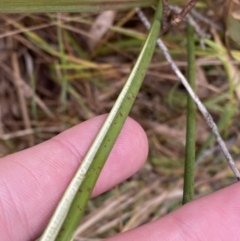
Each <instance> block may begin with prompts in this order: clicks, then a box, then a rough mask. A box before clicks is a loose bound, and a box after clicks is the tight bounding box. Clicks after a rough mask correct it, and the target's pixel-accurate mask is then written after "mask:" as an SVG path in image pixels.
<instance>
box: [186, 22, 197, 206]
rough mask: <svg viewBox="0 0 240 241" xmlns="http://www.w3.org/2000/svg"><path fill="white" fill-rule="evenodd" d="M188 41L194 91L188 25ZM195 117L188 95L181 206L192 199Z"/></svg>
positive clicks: (191, 30) (192, 82)
mask: <svg viewBox="0 0 240 241" xmlns="http://www.w3.org/2000/svg"><path fill="white" fill-rule="evenodd" d="M187 41H188V44H187V45H188V81H189V84H190V85H191V87H192V89H193V90H194V89H195V49H194V48H195V46H194V29H193V27H192V26H190V24H188V28H187ZM195 115H196V107H195V103H194V101H193V100H192V98H191V96H190V95H188V104H187V135H186V149H185V153H186V154H185V168H184V187H183V204H185V203H187V202H189V201H191V200H192V199H193V197H194V165H195V125H196V121H195V119H196V118H195Z"/></svg>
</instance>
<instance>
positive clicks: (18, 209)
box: [0, 116, 240, 241]
mask: <svg viewBox="0 0 240 241" xmlns="http://www.w3.org/2000/svg"><path fill="white" fill-rule="evenodd" d="M105 117H106V116H99V117H96V118H93V119H91V120H89V121H86V122H84V123H82V124H79V125H77V126H75V127H73V128H71V129H70V130H67V131H65V132H63V133H62V134H60V135H58V136H56V137H55V138H53V139H51V140H49V141H47V142H44V143H42V144H40V145H37V146H35V147H33V148H30V149H27V150H24V151H21V152H19V153H16V154H13V155H9V156H7V157H4V158H2V159H1V160H0V234H1V240H4V241H32V240H35V239H36V238H37V237H38V236H39V235H40V234H41V232H42V231H43V229H44V227H45V226H46V224H47V221H48V220H49V218H50V216H51V214H52V212H53V210H54V207H55V206H56V204H57V202H58V201H59V199H60V197H61V195H62V194H63V192H64V189H65V188H66V186H67V184H68V182H69V181H70V179H71V176H72V175H73V173H74V172H75V170H76V168H77V166H78V165H79V163H80V161H81V160H82V158H83V156H84V154H85V153H86V151H87V149H88V147H89V145H90V143H91V142H92V140H93V138H94V136H95V135H96V133H97V131H98V130H99V128H100V126H101V124H102V123H103V121H104V119H105ZM89 130H91V131H89ZM147 152H148V143H147V138H146V135H145V133H144V131H143V130H142V128H141V127H140V126H139V125H138V124H137V123H136V122H135V121H133V120H132V119H130V118H128V120H127V121H126V123H125V125H124V128H123V130H122V132H121V134H120V136H119V138H118V140H117V142H116V144H115V147H114V149H113V151H112V152H111V154H110V156H109V158H108V161H107V163H106V166H105V167H104V170H103V172H102V173H101V176H100V178H99V180H98V182H97V185H96V187H95V189H94V192H93V197H94V196H97V195H99V194H101V193H103V192H105V191H107V190H109V189H111V188H112V187H114V186H115V185H117V184H118V183H121V182H122V181H124V180H125V179H127V178H128V177H130V176H131V175H133V174H134V173H135V172H137V171H138V170H139V169H140V168H141V166H142V165H143V164H144V162H145V160H146V157H147ZM127 164H129V165H128V168H126V166H127ZM239 185H240V184H239V183H236V184H233V185H231V186H229V187H227V188H224V189H222V190H220V191H218V192H215V193H213V194H211V195H208V196H205V197H203V198H199V199H197V200H195V201H193V202H191V203H189V204H186V205H184V206H183V207H181V208H179V209H178V210H176V211H174V212H172V213H170V214H168V215H166V216H165V217H163V218H161V219H159V220H157V221H155V222H152V223H149V224H146V225H143V226H141V227H139V228H136V229H134V230H131V231H128V232H126V233H123V234H119V235H117V236H115V237H112V238H110V239H107V240H108V241H134V240H137V241H146V240H148V241H158V240H164V241H166V240H167V241H168V240H169V241H170V240H171V241H172V240H177V241H186V240H187V241H188V240H189V241H192V240H194V241H195V240H201V241H204V240H206V241H207V240H239V239H240V229H239V223H240V191H239V190H240V186H239Z"/></svg>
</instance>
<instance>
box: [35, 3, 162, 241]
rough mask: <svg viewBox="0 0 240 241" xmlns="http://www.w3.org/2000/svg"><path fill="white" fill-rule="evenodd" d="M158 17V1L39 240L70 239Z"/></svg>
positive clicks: (147, 56)
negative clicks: (141, 41) (126, 71)
mask: <svg viewBox="0 0 240 241" xmlns="http://www.w3.org/2000/svg"><path fill="white" fill-rule="evenodd" d="M161 17H162V3H161V1H159V4H158V8H157V11H156V13H155V16H154V21H153V24H152V28H151V30H150V32H149V35H148V37H147V39H146V41H145V44H144V46H143V48H142V51H141V53H140V55H139V57H138V60H137V62H136V64H135V66H134V68H133V70H132V71H131V74H130V76H129V78H128V80H127V82H126V84H125V86H124V88H123V90H122V92H121V93H120V95H119V97H118V99H117V101H116V103H115V104H114V106H113V108H112V110H111V112H110V114H109V115H108V117H107V119H106V121H105V123H104V124H103V126H102V128H101V130H100V132H99V133H98V135H97V137H96V139H95V140H94V142H93V144H92V146H91V147H90V149H89V151H88V153H87V154H86V156H85V158H84V160H83V162H82V164H81V166H80V168H79V169H78V171H77V173H76V174H75V176H74V178H73V179H72V182H71V183H70V185H69V187H68V189H67V190H66V192H65V194H64V196H63V198H62V200H61V201H60V203H59V205H58V207H57V209H56V211H55V213H54V215H53V217H52V219H51V220H50V222H49V224H48V226H47V228H46V230H45V232H44V233H43V235H42V237H40V239H39V240H40V241H53V240H57V241H68V240H71V238H72V236H73V233H74V231H75V229H76V227H77V225H78V224H79V221H80V218H81V217H82V215H83V213H84V209H85V207H86V204H87V202H88V200H89V198H90V195H91V193H92V190H93V188H94V185H95V183H96V181H97V179H98V176H99V174H100V172H101V170H102V168H103V166H104V164H105V161H106V159H107V157H108V155H109V153H110V151H111V149H112V147H113V145H114V143H115V141H116V139H117V137H118V134H119V133H120V131H121V128H122V126H123V124H124V122H125V120H126V118H127V116H128V114H129V112H130V110H131V107H132V105H133V103H134V100H135V98H136V95H137V93H138V91H139V89H140V87H141V84H142V81H143V79H144V76H145V74H146V71H147V68H148V66H149V64H150V61H151V58H152V54H153V52H154V49H155V45H156V40H157V38H158V34H159V29H160V21H161ZM71 203H72V205H71ZM70 205H71V207H70ZM69 207H70V209H69ZM64 220H65V221H64ZM60 229H61V230H60ZM59 230H60V232H59ZM55 238H56V239H55Z"/></svg>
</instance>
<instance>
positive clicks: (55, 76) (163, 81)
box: [0, 0, 240, 240]
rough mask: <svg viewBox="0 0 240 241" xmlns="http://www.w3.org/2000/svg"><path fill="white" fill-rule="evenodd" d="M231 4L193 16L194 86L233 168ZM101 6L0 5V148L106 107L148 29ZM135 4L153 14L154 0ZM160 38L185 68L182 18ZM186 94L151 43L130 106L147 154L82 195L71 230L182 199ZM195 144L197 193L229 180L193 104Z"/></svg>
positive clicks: (104, 225)
mask: <svg viewBox="0 0 240 241" xmlns="http://www.w3.org/2000/svg"><path fill="white" fill-rule="evenodd" d="M5 2H6V1H3V3H5ZM170 3H172V2H170ZM173 3H174V2H173ZM181 3H182V2H181ZM175 4H177V6H178V7H181V4H179V2H177V3H175ZM232 4H234V7H233V5H232ZM216 6H219V7H216ZM222 6H224V7H222ZM238 6H239V4H238V1H224V0H214V1H213V0H205V1H204V0H202V1H200V2H199V3H198V4H197V7H196V8H195V10H194V11H193V12H192V17H193V19H194V20H195V22H196V24H197V26H198V28H199V29H200V35H199V31H198V30H197V29H196V30H197V32H198V33H196V34H195V44H196V52H197V59H196V69H197V78H196V82H197V86H196V92H197V94H198V96H199V98H200V99H201V100H202V101H203V102H204V104H205V106H206V107H207V108H208V110H209V111H210V112H211V114H212V115H213V117H214V119H215V121H216V122H217V123H218V126H219V129H220V132H221V134H222V136H223V137H224V139H225V140H226V143H227V146H228V147H229V149H230V151H231V153H232V155H233V157H234V159H235V160H236V164H237V166H238V167H239V168H240V149H239V146H240V139H239V127H240V126H239V117H240V116H239V114H240V113H239V99H240V86H239V60H240V47H239V45H238V42H239V36H238V34H237V31H235V30H236V29H239V22H238V20H239V18H238V16H239V8H238ZM103 10H105V9H101V8H100V9H99V12H98V13H96V12H94V13H89V12H82V13H81V14H79V13H61V14H60V13H44V14H43V13H42V14H29V13H22V14H1V15H0V49H1V57H0V74H1V78H0V156H1V157H3V156H5V155H8V154H10V153H14V152H17V151H20V150H23V149H26V148H28V147H31V146H33V145H36V144H38V143H41V142H43V141H45V140H48V139H50V138H51V137H53V136H55V135H57V134H58V133H60V132H62V131H64V130H65V129H68V128H70V127H71V126H74V125H77V124H78V123H80V122H82V121H85V120H87V119H89V118H91V117H94V116H96V115H100V114H103V113H108V112H109V110H110V109H111V107H112V105H113V103H114V101H115V100H116V98H117V96H118V94H119V92H120V90H121V88H122V86H123V84H124V82H125V80H126V78H127V76H128V74H129V72H130V70H131V68H132V66H133V63H134V61H135V60H136V58H137V56H138V53H139V52H140V49H141V46H142V44H143V40H144V39H145V37H146V33H147V32H146V30H145V28H144V26H143V24H142V23H141V21H140V20H139V19H138V17H137V15H136V14H135V10H134V9H133V8H130V9H127V10H121V11H120V10H119V11H117V10H115V11H113V10H112V11H103ZM143 11H144V12H145V14H146V15H147V16H148V17H149V18H150V19H151V18H152V16H153V13H154V9H153V8H152V7H145V8H143ZM226 12H227V14H226ZM232 22H234V24H231V23H232ZM234 26H237V27H234ZM239 32H240V31H238V33H239ZM204 37H207V38H204ZM229 37H231V38H229ZM162 39H163V41H164V43H165V44H166V45H167V46H168V47H169V49H170V52H171V54H172V56H173V57H174V60H175V61H176V63H177V65H178V66H179V68H180V69H181V71H182V72H183V73H185V72H186V67H187V66H186V59H187V57H186V22H182V23H181V24H180V25H179V26H177V27H173V28H171V29H170V30H169V31H168V32H167V33H165V34H164V35H163V36H162ZM232 39H233V40H234V41H233V40H232ZM186 101H187V94H186V91H185V90H184V88H183V86H182V85H181V83H180V82H179V80H178V78H177V77H176V76H175V75H174V73H173V72H172V70H171V68H170V67H169V65H168V64H167V62H166V61H165V59H164V58H163V56H162V54H161V52H160V51H159V49H157V48H156V51H155V55H154V58H153V61H152V63H151V65H150V68H149V70H148V73H147V76H146V78H145V81H144V83H143V86H142V88H141V91H140V93H139V95H138V97H137V100H136V103H135V105H134V107H133V109H132V111H131V114H130V116H131V117H132V118H134V119H135V120H136V121H138V122H139V123H140V124H141V125H142V127H143V128H144V129H145V131H146V133H147V136H148V140H149V148H150V150H149V156H148V160H147V162H146V164H145V165H144V167H143V168H142V169H141V170H140V171H139V172H138V173H137V174H135V175H134V176H133V177H132V178H130V179H129V180H127V181H126V182H125V183H123V184H121V185H119V186H117V187H116V188H115V189H113V190H111V191H109V192H107V193H105V194H103V195H101V196H100V197H98V198H96V199H94V200H92V201H91V202H90V203H89V205H88V211H87V213H86V215H85V217H84V219H83V221H82V225H81V226H80V227H79V229H78V231H77V236H76V240H88V239H87V238H86V237H88V238H89V240H97V238H103V237H108V236H110V235H113V234H115V233H117V232H122V231H126V230H128V229H131V228H133V227H136V226H139V225H140V224H143V223H146V222H148V221H151V220H154V219H156V218H159V217H160V216H162V215H164V214H166V213H168V212H170V211H172V210H174V209H176V208H177V207H178V206H180V205H181V199H182V186H183V167H184V163H183V161H184V155H185V153H184V150H185V148H184V146H185V124H186ZM196 145H197V146H196V148H197V160H196V184H195V192H196V197H199V196H202V195H205V194H208V193H211V192H213V191H215V190H218V189H220V188H222V187H225V186H227V185H229V184H231V183H232V182H234V181H235V178H234V177H233V174H232V173H231V170H230V168H229V167H228V165H227V162H226V161H225V160H224V158H223V156H222V154H221V152H220V151H219V149H218V147H217V145H216V142H215V140H214V138H213V137H212V135H211V134H210V131H209V129H208V127H207V125H206V123H205V122H204V120H203V118H202V116H201V114H199V113H198V114H197V134H196ZM96 214H97V215H96ZM100 220H101V222H99V221H100ZM81 237H85V238H84V239H82V238H81Z"/></svg>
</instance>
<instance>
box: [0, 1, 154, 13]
mask: <svg viewBox="0 0 240 241" xmlns="http://www.w3.org/2000/svg"><path fill="white" fill-rule="evenodd" d="M156 2H157V0H148V1H145V0H118V1H112V0H72V1H68V0H51V1H49V0H38V1H29V0H1V1H0V12H1V13H25V12H35V13H40V12H43V13H45V12H101V11H105V10H109V9H111V10H113V9H116V10H120V9H127V8H134V7H146V6H151V5H155V4H156Z"/></svg>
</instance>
